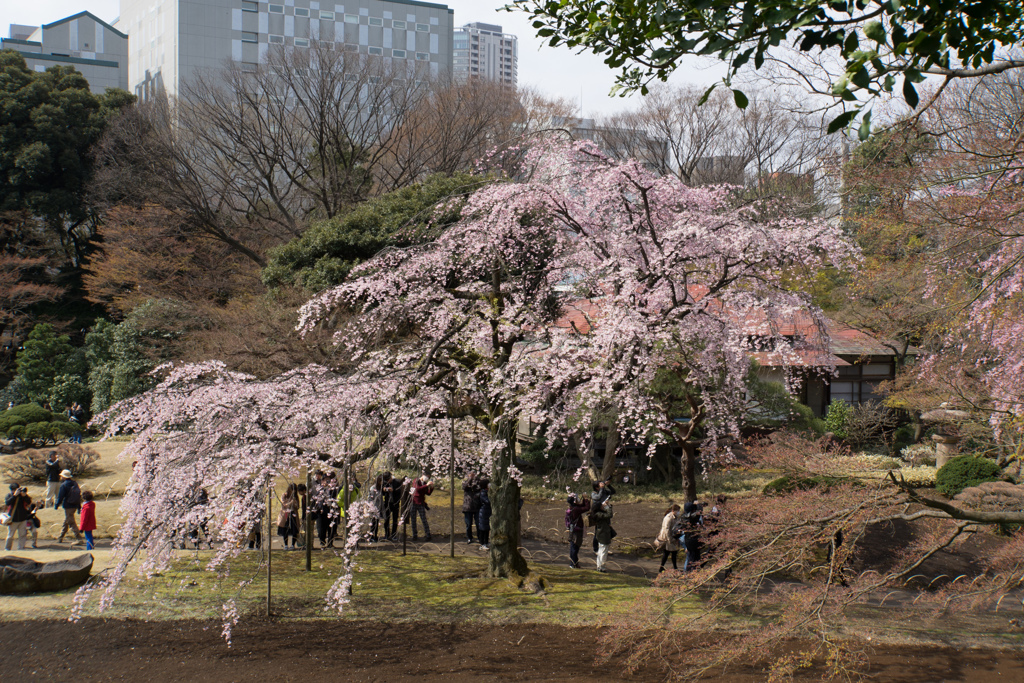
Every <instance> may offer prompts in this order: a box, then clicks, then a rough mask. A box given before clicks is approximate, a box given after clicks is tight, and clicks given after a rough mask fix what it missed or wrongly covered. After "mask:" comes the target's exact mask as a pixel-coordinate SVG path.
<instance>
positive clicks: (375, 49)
mask: <svg viewBox="0 0 1024 683" xmlns="http://www.w3.org/2000/svg"><path fill="white" fill-rule="evenodd" d="M366 52H367V54H371V55H378V56H380V55H383V54H384V48H381V47H373V46H370V47H368V48H366Z"/></svg>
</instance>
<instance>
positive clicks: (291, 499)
mask: <svg viewBox="0 0 1024 683" xmlns="http://www.w3.org/2000/svg"><path fill="white" fill-rule="evenodd" d="M277 535H278V536H280V537H281V538H282V539H284V549H285V550H295V549H296V548H297V547H298V545H297V544H298V542H299V490H298V487H297V486H296V485H295V484H288V488H287V490H285V492H284V496H283V497H282V498H281V512H280V513H279V514H278V516H277ZM289 538H290V539H291V540H292V544H291V546H290V547H289V545H288V539H289Z"/></svg>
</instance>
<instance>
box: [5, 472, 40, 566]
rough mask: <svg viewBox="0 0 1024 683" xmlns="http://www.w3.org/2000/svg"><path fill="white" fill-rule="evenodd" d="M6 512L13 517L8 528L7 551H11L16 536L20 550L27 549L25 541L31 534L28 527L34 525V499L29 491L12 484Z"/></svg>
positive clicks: (6, 502) (6, 503)
mask: <svg viewBox="0 0 1024 683" xmlns="http://www.w3.org/2000/svg"><path fill="white" fill-rule="evenodd" d="M4 512H6V513H8V514H9V515H10V516H11V524H10V526H8V527H7V542H6V543H5V544H4V549H5V550H11V549H12V547H13V545H14V538H15V536H17V537H18V550H24V549H25V540H26V538H27V537H28V534H29V527H28V525H29V524H31V523H32V521H31V520H32V513H33V508H32V499H31V498H30V497H29V495H28V489H26V488H25V487H24V486H21V485H19V484H11V492H10V493H9V494H7V498H6V499H5V500H4Z"/></svg>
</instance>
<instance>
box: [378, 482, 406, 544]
mask: <svg viewBox="0 0 1024 683" xmlns="http://www.w3.org/2000/svg"><path fill="white" fill-rule="evenodd" d="M403 494H404V487H403V485H402V482H401V481H399V479H398V477H392V476H391V473H390V472H385V473H384V478H383V484H382V485H381V495H382V496H383V499H384V500H383V505H384V539H385V540H389V541H397V540H398V518H399V515H400V513H401V509H402V496H403Z"/></svg>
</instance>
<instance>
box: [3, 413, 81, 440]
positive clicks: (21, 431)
mask: <svg viewBox="0 0 1024 683" xmlns="http://www.w3.org/2000/svg"><path fill="white" fill-rule="evenodd" d="M81 431H82V427H81V425H79V424H78V423H76V422H72V421H71V420H69V419H68V418H67V417H65V416H64V415H62V414H60V413H53V412H51V411H49V410H47V409H46V408H43V407H42V406H40V405H39V404H38V403H25V404H23V405H20V406H14V407H13V408H9V409H8V410H5V411H4V412H2V413H0V436H4V437H5V438H7V439H10V440H11V441H16V442H19V443H22V444H25V445H27V446H38V445H45V444H47V443H54V444H55V443H57V442H58V441H60V440H61V439H65V438H67V437H69V436H71V435H72V434H78V433H81Z"/></svg>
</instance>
